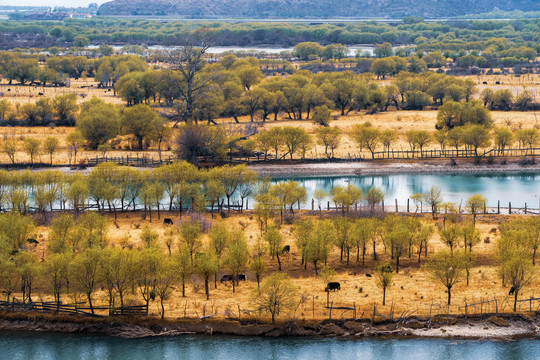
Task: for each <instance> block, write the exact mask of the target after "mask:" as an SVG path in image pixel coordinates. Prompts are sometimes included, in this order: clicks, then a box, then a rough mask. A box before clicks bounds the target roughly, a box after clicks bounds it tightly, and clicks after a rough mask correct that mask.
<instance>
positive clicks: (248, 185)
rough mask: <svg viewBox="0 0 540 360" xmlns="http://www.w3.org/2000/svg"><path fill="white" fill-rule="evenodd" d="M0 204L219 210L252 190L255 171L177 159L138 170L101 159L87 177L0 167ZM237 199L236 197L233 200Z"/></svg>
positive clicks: (241, 201) (78, 209)
mask: <svg viewBox="0 0 540 360" xmlns="http://www.w3.org/2000/svg"><path fill="white" fill-rule="evenodd" d="M0 178H1V180H0V207H1V208H2V209H4V210H5V209H11V210H16V211H19V212H21V213H26V212H28V211H30V210H34V211H38V212H43V213H45V212H47V211H50V210H74V211H76V212H83V211H84V210H85V209H86V208H88V207H91V208H96V209H97V210H99V211H102V210H105V209H108V210H109V211H112V212H116V211H124V210H126V209H128V208H133V209H141V208H143V209H145V210H148V211H149V214H148V215H150V219H151V216H152V212H151V210H152V209H156V210H157V211H158V216H159V211H160V209H162V204H166V205H163V208H167V209H169V210H172V209H173V208H176V209H177V210H178V211H180V212H181V211H182V209H185V208H187V207H191V208H193V209H195V210H197V211H202V210H204V209H206V208H207V207H209V208H210V209H211V210H213V209H214V208H219V209H222V208H223V207H224V206H225V205H233V204H232V201H233V200H235V201H239V203H238V205H240V208H242V207H243V206H244V203H245V201H246V199H247V198H249V197H250V196H251V195H252V194H253V193H254V191H255V188H256V185H257V174H256V172H255V171H254V170H249V169H248V168H247V167H246V166H245V165H239V166H234V167H231V166H224V167H216V168H212V169H210V170H198V169H197V168H196V167H195V166H193V165H191V164H188V163H186V162H175V163H173V164H170V165H164V166H161V167H159V168H155V169H153V170H139V169H135V168H130V167H124V166H119V165H116V164H113V163H103V164H99V165H98V166H96V167H94V168H93V169H92V170H91V171H90V173H89V174H88V176H84V175H82V174H80V173H74V174H66V173H64V172H62V171H56V170H47V171H39V172H33V171H29V170H28V171H17V172H8V171H1V172H0ZM236 199H238V200H236Z"/></svg>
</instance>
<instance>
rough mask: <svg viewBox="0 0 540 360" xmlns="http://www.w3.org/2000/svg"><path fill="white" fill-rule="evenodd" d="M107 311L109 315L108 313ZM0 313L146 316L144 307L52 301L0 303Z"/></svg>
mask: <svg viewBox="0 0 540 360" xmlns="http://www.w3.org/2000/svg"><path fill="white" fill-rule="evenodd" d="M109 310H111V311H110V313H109ZM0 311H14V312H29V311H37V312H41V313H59V314H66V315H84V316H93V317H106V316H107V315H111V316H119V315H122V316H143V315H147V308H146V305H133V306H124V307H114V308H112V309H109V307H99V306H94V307H93V308H90V307H87V305H86V303H77V304H57V303H56V302H53V301H35V302H18V301H9V302H7V301H0Z"/></svg>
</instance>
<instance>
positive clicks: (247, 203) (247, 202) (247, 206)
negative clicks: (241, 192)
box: [246, 198, 249, 210]
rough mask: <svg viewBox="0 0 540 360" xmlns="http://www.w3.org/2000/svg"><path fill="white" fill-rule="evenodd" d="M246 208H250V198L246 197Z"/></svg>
mask: <svg viewBox="0 0 540 360" xmlns="http://www.w3.org/2000/svg"><path fill="white" fill-rule="evenodd" d="M246 210H249V198H246Z"/></svg>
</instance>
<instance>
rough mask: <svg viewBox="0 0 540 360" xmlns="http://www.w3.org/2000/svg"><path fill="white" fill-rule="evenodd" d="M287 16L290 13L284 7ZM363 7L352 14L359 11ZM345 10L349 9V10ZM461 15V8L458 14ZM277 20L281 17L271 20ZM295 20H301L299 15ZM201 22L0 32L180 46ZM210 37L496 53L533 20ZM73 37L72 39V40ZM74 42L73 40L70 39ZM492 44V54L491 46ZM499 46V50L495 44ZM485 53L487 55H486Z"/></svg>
mask: <svg viewBox="0 0 540 360" xmlns="http://www.w3.org/2000/svg"><path fill="white" fill-rule="evenodd" d="M288 10H289V13H288V15H290V9H288ZM363 10H364V9H363V8H361V9H359V10H354V11H353V12H357V13H361V12H362V11H363ZM349 11H350V10H349ZM463 12H464V13H465V12H467V11H466V10H465V11H463ZM276 17H277V18H283V16H279V15H277V16H276ZM298 17H300V18H301V17H304V15H299V16H298ZM207 27H208V24H207V23H200V24H195V25H193V24H192V25H190V24H186V23H185V22H182V21H170V22H167V23H162V22H159V21H152V20H150V21H147V20H137V19H135V20H124V19H122V20H114V19H113V20H111V19H109V18H106V19H99V18H94V19H92V20H90V22H88V19H84V20H79V19H64V21H63V22H61V23H59V22H50V23H48V22H47V23H44V22H40V21H21V20H19V21H17V22H3V23H2V24H1V25H0V30H1V31H2V33H4V34H11V35H17V37H18V38H21V37H23V38H24V36H31V35H39V36H42V37H43V38H45V37H47V40H48V42H49V43H51V44H54V43H55V42H56V43H57V44H59V45H77V46H81V45H85V40H86V39H87V40H89V41H90V42H92V43H94V42H95V43H103V42H104V43H107V42H109V43H115V44H118V43H122V44H144V43H152V44H161V45H181V44H182V40H183V39H185V38H186V37H187V36H190V35H193V34H196V33H197V32H200V30H201V29H204V28H207ZM211 29H212V33H213V39H214V41H215V43H216V45H218V46H231V45H232V44H240V43H241V44H243V45H244V46H250V45H256V44H262V45H268V44H274V45H279V46H290V44H296V43H298V42H299V41H309V42H319V43H321V44H330V43H342V44H351V45H355V44H381V43H384V42H390V43H392V44H396V45H397V44H416V47H417V48H420V49H425V50H427V51H429V50H431V49H436V50H441V51H449V52H454V53H458V52H460V51H462V52H468V51H473V50H474V51H478V52H482V53H485V52H486V51H487V50H490V51H494V50H495V51H497V52H498V51H501V50H505V49H506V48H509V47H512V46H514V47H518V46H526V45H529V46H532V47H536V46H537V44H536V43H537V42H538V41H539V39H538V31H539V24H538V22H537V20H536V19H521V20H515V21H513V22H508V21H491V20H484V21H482V20H480V21H478V20H460V21H459V22H449V21H440V22H429V23H426V22H423V21H413V22H404V23H401V24H399V25H396V24H386V23H373V22H367V23H366V22H360V23H358V24H338V23H336V24H308V23H305V24H303V23H271V24H269V23H264V22H258V23H249V24H231V23H228V22H212V24H211ZM77 37H78V38H77ZM76 38H77V40H76ZM494 45H495V46H496V47H495V49H494V50H493V49H492V48H493V46H494ZM499 45H503V46H504V48H503V49H499V48H498V46H499ZM490 51H488V53H489V52H490Z"/></svg>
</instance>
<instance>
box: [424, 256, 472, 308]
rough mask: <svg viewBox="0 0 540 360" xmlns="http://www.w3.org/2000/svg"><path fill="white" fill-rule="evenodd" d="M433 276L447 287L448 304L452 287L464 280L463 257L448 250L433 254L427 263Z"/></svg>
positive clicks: (426, 266) (427, 268)
mask: <svg viewBox="0 0 540 360" xmlns="http://www.w3.org/2000/svg"><path fill="white" fill-rule="evenodd" d="M425 268H426V270H427V271H428V273H429V274H430V275H431V277H432V278H433V279H434V280H435V281H438V282H440V283H441V284H442V285H443V286H444V287H446V289H447V292H448V305H450V303H451V300H452V287H453V286H454V285H455V284H456V283H458V282H459V281H461V280H462V278H463V271H464V264H463V258H462V257H461V256H460V255H459V254H457V253H452V252H450V251H448V250H444V251H440V252H438V253H436V254H435V255H433V257H432V258H431V259H429V261H428V262H427V263H426V265H425Z"/></svg>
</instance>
